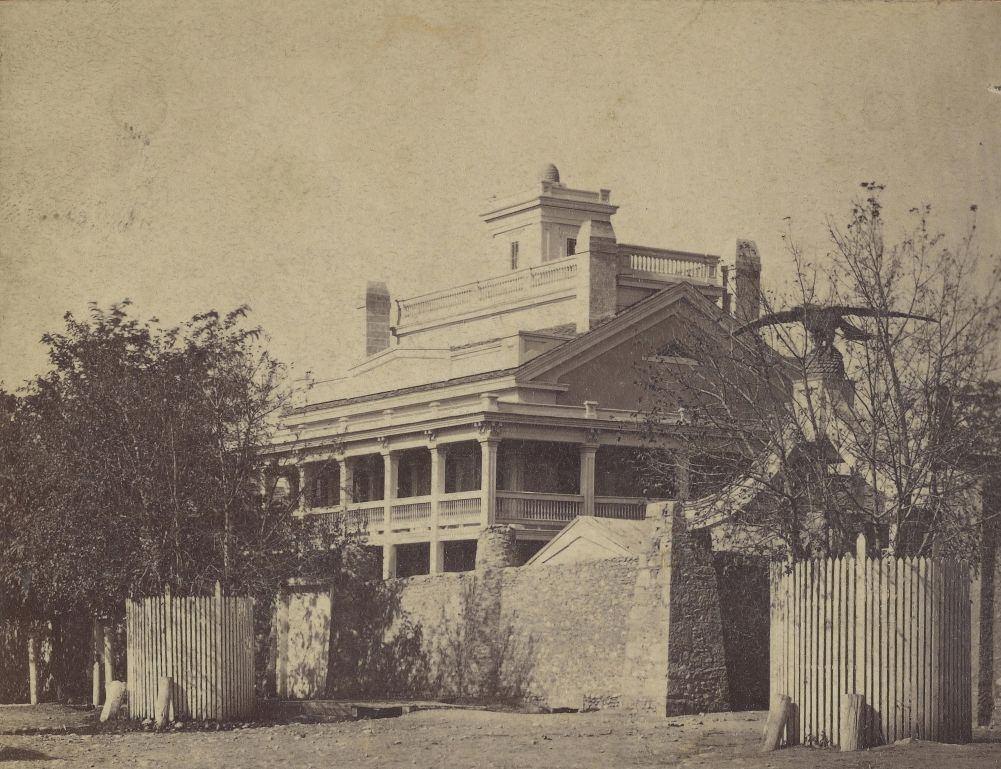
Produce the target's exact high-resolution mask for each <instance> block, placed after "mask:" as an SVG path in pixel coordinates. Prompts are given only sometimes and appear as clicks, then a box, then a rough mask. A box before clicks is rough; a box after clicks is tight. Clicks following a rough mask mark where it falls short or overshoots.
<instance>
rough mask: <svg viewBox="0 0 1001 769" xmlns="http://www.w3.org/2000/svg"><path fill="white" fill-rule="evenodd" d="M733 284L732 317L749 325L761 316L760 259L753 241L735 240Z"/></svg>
mask: <svg viewBox="0 0 1001 769" xmlns="http://www.w3.org/2000/svg"><path fill="white" fill-rule="evenodd" d="M733 283H734V289H735V293H736V306H735V307H734V310H735V312H734V315H735V317H736V318H737V322H738V323H750V322H752V321H755V320H757V319H758V316H759V315H760V314H761V257H760V256H758V247H757V246H756V245H755V244H754V241H753V240H740V239H738V240H737V247H736V253H735V255H734V268H733Z"/></svg>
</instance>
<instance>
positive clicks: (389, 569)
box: [382, 542, 396, 579]
mask: <svg viewBox="0 0 1001 769" xmlns="http://www.w3.org/2000/svg"><path fill="white" fill-rule="evenodd" d="M395 577H396V545H394V544H392V543H390V542H386V543H385V544H384V545H383V546H382V578H383V579H394V578H395Z"/></svg>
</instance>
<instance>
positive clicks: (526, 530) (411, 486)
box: [272, 165, 760, 577]
mask: <svg viewBox="0 0 1001 769" xmlns="http://www.w3.org/2000/svg"><path fill="white" fill-rule="evenodd" d="M616 210H617V209H616V206H614V205H613V204H612V203H611V196H610V192H609V190H604V189H603V190H598V191H589V190H578V189H572V188H571V187H568V186H567V185H565V184H563V183H561V181H560V175H559V172H558V171H557V169H556V168H555V167H554V166H551V165H550V166H548V167H546V168H545V169H544V171H543V172H542V174H541V175H540V178H539V180H538V181H537V182H536V183H535V185H534V187H533V188H532V189H530V190H528V191H525V192H523V193H522V194H520V195H515V196H512V197H510V198H508V199H506V200H502V201H497V202H496V203H495V204H494V205H493V206H492V208H491V210H490V211H488V212H487V213H485V214H483V215H482V218H483V221H484V223H485V224H486V226H487V228H488V230H489V232H490V236H491V239H492V243H491V244H490V249H491V253H492V254H493V256H492V257H491V258H492V263H493V265H494V267H493V269H492V272H493V273H494V274H493V275H492V276H490V277H485V278H483V279H482V280H479V281H477V282H475V283H470V284H467V285H462V286H455V287H451V288H445V289H442V290H440V291H435V292H433V293H429V294H423V295H421V296H410V297H406V298H397V299H396V300H395V301H392V300H391V298H390V295H389V292H388V290H387V289H386V286H385V284H382V283H369V284H368V288H367V291H366V296H365V307H364V313H365V344H366V356H365V358H364V360H362V361H360V362H358V363H357V365H355V366H354V367H353V368H350V369H348V370H347V371H345V372H344V373H343V376H341V377H340V378H337V379H333V380H327V381H317V382H311V383H310V386H309V387H308V389H307V391H306V392H305V395H304V400H303V402H302V403H301V404H299V405H297V406H296V407H295V408H294V409H293V410H292V411H291V412H290V413H288V414H287V415H286V416H285V417H284V421H283V425H282V428H281V431H280V433H279V435H278V436H277V438H276V440H275V443H274V445H273V449H272V452H273V454H274V457H275V459H276V461H277V462H279V463H280V466H281V467H283V468H284V469H283V471H282V472H284V473H286V474H287V475H288V477H289V480H290V484H291V490H292V492H293V493H295V494H298V495H299V496H300V499H301V505H300V513H301V514H302V515H304V516H320V517H323V516H326V517H330V516H337V515H341V514H343V513H344V511H345V510H346V511H351V512H353V513H354V514H355V515H357V516H360V517H362V518H363V519H364V520H366V521H367V537H368V539H369V543H370V544H371V545H372V546H378V547H381V548H382V551H383V564H384V569H383V570H384V575H385V576H386V577H392V576H397V575H399V576H409V575H413V574H420V573H437V572H441V571H457V570H464V569H468V568H472V567H473V563H474V560H475V558H476V549H477V540H478V538H479V536H480V534H481V532H483V531H484V530H485V529H486V527H488V526H493V525H494V524H507V525H510V526H511V527H513V529H514V531H515V536H516V540H517V554H516V559H515V562H516V563H523V562H524V561H525V560H526V559H527V558H529V557H530V556H531V555H532V554H533V553H534V552H535V551H536V550H538V549H539V547H540V546H541V545H543V544H544V543H546V542H548V541H549V540H551V539H552V538H553V537H554V536H555V534H556V533H557V532H559V531H560V530H561V529H563V528H564V527H565V526H566V525H567V524H568V523H569V522H571V521H572V520H573V519H575V518H576V517H577V516H582V515H583V516H596V517H599V518H601V517H604V518H617V519H637V518H642V517H643V516H644V510H645V503H646V500H647V498H654V497H656V498H664V497H668V498H669V497H672V496H674V495H676V493H677V489H675V488H664V487H663V486H661V487H659V488H657V487H653V486H648V485H646V484H645V483H644V481H643V478H642V477H639V476H638V474H637V472H636V470H635V462H634V461H633V456H634V455H635V452H636V450H637V448H638V447H640V446H641V445H642V443H643V436H642V434H641V421H640V419H639V417H638V415H637V408H638V406H639V403H640V399H641V395H642V393H641V386H640V384H638V383H637V381H636V379H637V376H636V371H635V367H636V364H637V363H638V362H639V361H642V360H644V359H646V360H649V359H650V356H656V355H660V356H671V355H672V346H673V347H675V348H676V345H677V340H682V339H683V338H684V335H685V331H686V328H689V327H690V324H691V323H692V322H693V317H694V316H693V313H695V314H697V315H698V316H699V317H700V318H701V319H702V320H706V319H709V320H710V321H711V322H715V323H721V324H723V325H728V320H729V316H730V313H731V311H735V312H736V313H737V314H738V315H740V316H742V317H755V316H756V315H757V297H758V283H759V276H760V260H759V259H758V255H757V253H756V250H755V248H754V245H753V243H750V242H749V241H737V242H735V243H734V244H733V250H732V251H731V252H730V253H728V254H725V255H723V256H716V255H710V254H696V253H687V252H681V251H674V250H671V249H665V248H653V247H650V246H637V245H627V244H624V243H619V242H617V240H616V236H615V231H614V229H613V227H612V217H613V215H614V214H615V212H616ZM666 440H667V441H668V442H669V441H670V435H669V434H668V435H667V437H666ZM679 475H680V476H681V477H679V478H678V479H677V483H678V484H684V483H685V482H686V481H685V478H684V477H683V476H684V473H680V474H679Z"/></svg>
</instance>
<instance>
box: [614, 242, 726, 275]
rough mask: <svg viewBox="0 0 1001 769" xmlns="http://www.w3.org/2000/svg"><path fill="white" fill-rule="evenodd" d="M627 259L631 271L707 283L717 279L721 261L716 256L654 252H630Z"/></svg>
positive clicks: (629, 247) (628, 247)
mask: <svg viewBox="0 0 1001 769" xmlns="http://www.w3.org/2000/svg"><path fill="white" fill-rule="evenodd" d="M626 248H627V249H631V248H632V247H631V246H627V247H626ZM626 258H627V260H628V261H627V264H628V266H629V269H631V270H636V271H637V272H649V273H653V274H654V275H672V276H676V277H679V278H694V279H695V280H705V281H712V280H715V279H716V265H717V263H718V261H719V260H718V259H717V257H715V256H709V255H706V256H701V255H699V254H685V253H680V252H672V251H662V252H657V251H654V250H649V251H647V250H643V251H639V250H636V251H631V250H629V251H627V253H626Z"/></svg>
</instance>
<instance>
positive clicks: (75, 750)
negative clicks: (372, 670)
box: [0, 710, 1001, 769]
mask: <svg viewBox="0 0 1001 769" xmlns="http://www.w3.org/2000/svg"><path fill="white" fill-rule="evenodd" d="M761 728H762V715H761V714H744V713H739V714H725V715H719V716H712V715H710V716H706V717H704V718H700V717H686V718H678V719H653V718H635V717H629V716H626V715H620V714H614V713H607V712H606V713H584V714H576V713H566V714H553V715H525V714H514V713H490V712H483V711H475V710H450V711H445V710H439V711H423V712H418V713H413V714H410V715H406V716H403V717H400V718H392V719H382V720H374V721H352V722H342V723H332V724H308V725H307V724H293V725H283V726H270V727H260V728H248V729H238V730H235V731H231V732H183V731H182V732H176V733H166V734H153V733H146V732H132V733H125V734H94V735H75V734H59V735H34V736H28V735H0V745H2V746H3V748H2V750H0V765H2V767H3V768H4V769H6V767H14V766H26V767H38V769H43V768H44V769H49V768H50V767H63V766H65V767H95V769H97V768H100V767H107V768H108V769H126V768H127V767H129V768H131V767H140V768H141V767H150V768H152V767H157V768H159V767H227V768H234V769H235V768H240V767H242V768H244V769H257V768H258V767H260V768H262V769H263V767H272V766H278V765H281V766H289V767H300V768H302V769H306V768H307V767H315V768H316V769H320V767H324V768H326V767H368V768H371V769H389V767H424V768H427V769H439V768H440V769H444V768H445V767H447V768H448V769H463V768H464V767H469V768H470V769H473V768H474V767H475V768H476V769H480V768H485V767H493V768H496V769H505V768H508V767H510V768H511V769H514V768H515V767H517V768H519V769H520V768H521V767H547V769H549V768H551V769H563V768H567V769H569V768H570V767H664V766H678V767H712V768H713V769H716V767H721V768H724V769H726V768H729V767H733V769H738V767H749V768H750V769H756V768H760V769H766V768H768V769H773V768H774V769H781V768H782V767H804V766H817V767H859V768H860V769H861V768H864V769H877V768H882V767H887V768H889V767H928V769H938V768H939V767H948V769H967V768H969V769H973V767H977V769H981V768H983V767H999V768H1001V744H995V743H990V742H977V743H974V744H972V745H936V744H932V743H913V744H910V745H905V746H892V747H887V748H881V749H878V750H873V751H865V752H862V753H855V754H839V753H835V752H832V751H827V750H817V749H808V748H794V749H790V750H782V751H778V752H776V753H771V754H767V755H759V754H758V753H757V752H756V751H757V744H758V739H759V736H760V732H761ZM980 737H981V739H984V737H985V736H984V735H981V736H980Z"/></svg>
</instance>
